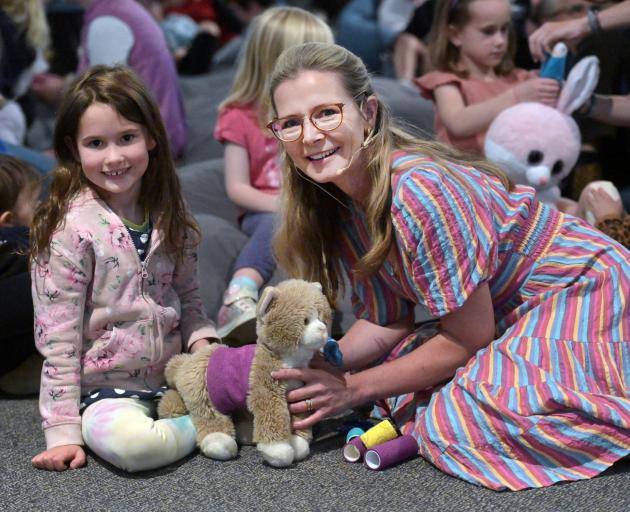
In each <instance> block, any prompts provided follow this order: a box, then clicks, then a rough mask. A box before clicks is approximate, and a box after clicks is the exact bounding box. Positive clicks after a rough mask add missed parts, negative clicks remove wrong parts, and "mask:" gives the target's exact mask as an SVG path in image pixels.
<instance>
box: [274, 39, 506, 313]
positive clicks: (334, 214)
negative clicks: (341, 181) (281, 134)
mask: <svg viewBox="0 0 630 512" xmlns="http://www.w3.org/2000/svg"><path fill="white" fill-rule="evenodd" d="M302 71H320V72H330V73H335V74H336V75H337V76H338V77H339V78H340V79H341V82H342V84H343V86H344V88H345V90H346V91H347V92H348V96H350V97H353V98H355V102H356V104H357V106H358V107H359V108H361V105H362V102H363V101H365V99H366V98H368V97H369V96H372V95H374V89H373V88H372V84H371V81H370V76H369V74H368V71H367V69H366V68H365V65H364V64H363V62H362V61H361V59H360V58H358V57H357V56H356V55H354V54H353V53H351V52H350V51H348V50H346V49H345V48H342V47H341V46H338V45H333V44H322V43H308V44H303V45H300V46H296V47H293V48H290V49H288V50H287V51H285V52H284V53H283V54H282V56H281V57H280V58H279V59H278V62H277V63H276V66H275V68H274V70H273V74H272V75H271V78H270V80H269V91H268V95H269V97H270V101H271V107H272V109H273V111H274V112H275V113H277V112H276V106H275V103H274V98H273V95H274V92H275V91H276V89H277V88H278V86H279V85H280V84H282V83H283V82H286V81H287V80H293V79H295V78H296V77H297V76H298V75H299V74H300V73H301V72H302ZM377 102H378V106H377V113H376V121H375V125H374V129H373V130H372V132H371V133H370V135H369V137H370V139H371V142H370V143H369V145H368V146H367V147H366V148H365V151H366V161H367V166H366V169H365V179H366V180H367V181H369V183H370V195H369V197H368V198H367V200H366V202H365V218H366V221H367V227H368V232H369V235H370V240H371V241H372V246H371V247H370V248H369V250H368V252H367V253H366V254H365V255H364V256H363V257H362V258H361V259H360V260H359V262H358V264H357V266H356V268H355V269H353V271H354V272H355V273H356V274H357V275H358V276H368V275H370V274H372V273H373V272H375V271H376V270H378V269H379V268H380V267H381V265H382V264H383V261H384V260H385V258H386V257H387V255H388V253H389V251H390V249H391V245H392V243H393V226H392V220H391V215H390V207H391V201H392V193H391V171H390V164H391V162H390V159H391V155H392V152H393V151H395V150H403V151H407V152H410V153H414V154H423V155H427V156H428V157H430V158H432V159H434V160H436V161H438V162H445V161H447V162H452V163H455V164H459V165H465V166H474V167H475V168H477V169H479V170H480V171H482V172H485V173H487V174H489V175H491V176H495V177H497V178H498V179H500V180H501V182H502V183H503V185H504V186H505V187H506V188H507V189H510V188H511V186H512V185H511V183H510V181H509V180H508V178H507V177H506V176H505V175H504V174H503V173H502V172H501V171H500V170H499V169H498V168H497V167H495V166H493V165H492V164H490V163H488V162H487V161H485V160H482V159H481V158H479V157H478V156H474V155H465V154H463V153H461V152H459V151H457V150H455V149H453V148H451V147H449V146H446V145H443V144H440V143H438V142H430V141H426V140H421V139H419V138H418V137H416V136H414V135H413V134H411V133H410V132H409V131H406V130H405V129H403V128H402V127H400V126H398V125H397V124H395V122H394V121H393V120H392V117H391V114H390V113H389V110H388V109H387V107H386V106H385V105H384V104H383V103H382V102H381V100H380V99H378V98H377ZM283 160H284V165H283V181H282V191H281V194H282V196H281V197H282V200H281V215H280V224H279V226H278V229H277V231H276V236H275V239H274V249H275V254H276V258H277V260H278V263H279V266H281V267H282V268H284V269H285V270H287V272H288V273H289V275H290V276H292V277H301V278H303V279H307V280H309V281H318V282H320V283H322V286H323V289H324V293H325V294H326V297H327V298H328V300H329V301H331V303H332V304H334V303H335V301H336V298H337V293H338V290H339V288H340V285H341V283H342V280H341V277H340V268H339V239H340V237H341V227H340V222H339V202H344V201H345V200H346V198H345V197H344V196H343V194H342V193H341V192H340V191H339V189H338V188H337V187H336V186H334V185H333V184H330V183H324V184H322V185H320V186H315V185H313V183H311V182H310V181H308V180H307V179H305V178H304V176H303V175H302V172H301V171H300V170H299V169H297V168H296V167H295V164H294V163H293V162H292V161H291V159H290V158H288V157H287V156H286V154H285V155H284V158H283ZM452 173H453V175H454V176H455V177H457V174H456V172H455V171H452ZM323 189H324V190H323ZM333 196H334V197H333Z"/></svg>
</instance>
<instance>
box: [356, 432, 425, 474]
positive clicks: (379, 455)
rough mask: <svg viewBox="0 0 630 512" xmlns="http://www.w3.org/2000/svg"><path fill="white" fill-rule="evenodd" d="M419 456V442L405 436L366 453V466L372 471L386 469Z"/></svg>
mask: <svg viewBox="0 0 630 512" xmlns="http://www.w3.org/2000/svg"><path fill="white" fill-rule="evenodd" d="M417 454H418V442H417V441H416V440H415V439H414V438H413V437H412V436H410V435H404V436H400V437H397V438H396V439H392V440H391V441H387V442H386V443H383V444H379V445H377V446H375V447H373V448H370V449H369V450H367V451H366V452H365V465H366V466H367V467H368V468H370V469H376V470H380V469H385V468H388V467H389V466H392V465H393V464H396V463H398V462H402V461H403V460H407V459H409V458H411V457H413V456H415V455H417Z"/></svg>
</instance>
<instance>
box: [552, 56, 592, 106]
mask: <svg viewBox="0 0 630 512" xmlns="http://www.w3.org/2000/svg"><path fill="white" fill-rule="evenodd" d="M598 80H599V59H598V58H597V57H595V56H593V55H591V56H589V57H584V58H583V59H581V60H580V61H579V62H578V63H577V64H576V65H575V66H573V68H572V69H571V72H570V73H569V76H568V77H567V81H566V82H565V84H564V87H562V92H561V93H560V97H559V98H558V106H557V109H558V110H559V111H560V112H563V113H565V114H567V115H571V114H572V113H573V112H575V111H576V110H577V109H578V108H580V107H581V106H582V105H584V103H585V102H586V100H588V99H589V98H590V97H591V95H592V94H593V91H594V90H595V87H596V86H597V81H598Z"/></svg>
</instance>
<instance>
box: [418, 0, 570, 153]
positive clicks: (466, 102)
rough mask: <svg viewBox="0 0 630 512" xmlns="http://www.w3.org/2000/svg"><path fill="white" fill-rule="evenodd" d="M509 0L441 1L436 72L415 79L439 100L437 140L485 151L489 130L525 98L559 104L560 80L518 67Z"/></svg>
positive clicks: (434, 32) (435, 32) (433, 52)
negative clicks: (497, 119) (541, 76)
mask: <svg viewBox="0 0 630 512" xmlns="http://www.w3.org/2000/svg"><path fill="white" fill-rule="evenodd" d="M510 15H511V7H510V2H509V1H508V0H438V3H437V8H436V11H435V17H434V20H433V26H432V27H431V35H430V44H429V52H430V56H431V61H432V64H433V66H434V67H435V68H436V69H437V71H432V72H430V73H428V74H426V75H424V76H422V77H421V78H419V79H417V80H416V84H417V85H418V86H419V87H420V90H421V92H422V95H423V96H425V97H426V98H429V99H431V100H433V101H434V102H435V133H436V138H437V140H439V141H441V142H445V143H448V144H450V145H452V146H454V147H456V148H458V149H460V150H464V151H471V152H474V153H477V154H482V153H483V143H484V137H485V133H486V130H487V128H488V126H489V125H490V123H491V122H492V120H493V119H494V118H495V117H496V116H497V115H498V114H499V113H500V112H501V111H502V110H504V109H506V108H508V107H510V106H512V105H514V104H516V103H519V102H522V101H540V102H542V103H544V104H547V105H552V106H553V105H555V103H556V99H557V96H558V92H559V88H560V86H559V84H558V82H557V81H556V80H553V79H549V78H539V77H537V76H535V75H533V74H532V73H531V72H529V71H525V70H523V69H515V68H514V62H513V56H514V49H515V48H514V34H513V31H512V25H511V21H510Z"/></svg>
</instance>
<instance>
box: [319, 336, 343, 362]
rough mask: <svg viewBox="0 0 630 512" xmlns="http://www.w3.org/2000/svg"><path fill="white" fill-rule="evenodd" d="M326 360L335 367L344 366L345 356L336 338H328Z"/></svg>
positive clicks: (325, 348) (324, 350) (325, 349)
mask: <svg viewBox="0 0 630 512" xmlns="http://www.w3.org/2000/svg"><path fill="white" fill-rule="evenodd" d="M323 352H324V358H325V359H326V361H328V362H329V363H330V364H332V365H333V366H341V365H342V364H343V354H342V353H341V350H339V343H337V340H336V339H334V338H328V341H327V342H326V344H325V345H324V349H323Z"/></svg>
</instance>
